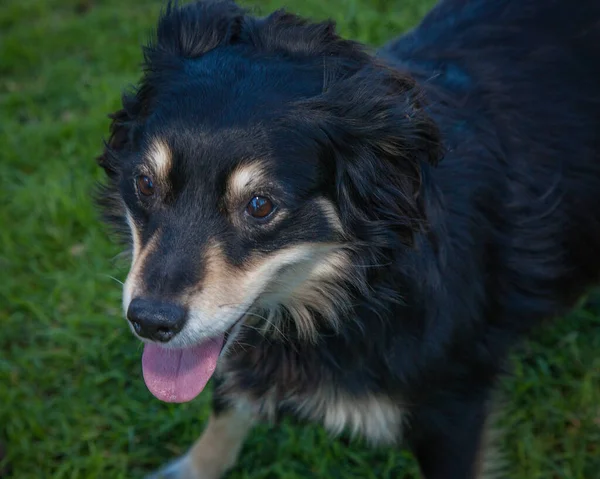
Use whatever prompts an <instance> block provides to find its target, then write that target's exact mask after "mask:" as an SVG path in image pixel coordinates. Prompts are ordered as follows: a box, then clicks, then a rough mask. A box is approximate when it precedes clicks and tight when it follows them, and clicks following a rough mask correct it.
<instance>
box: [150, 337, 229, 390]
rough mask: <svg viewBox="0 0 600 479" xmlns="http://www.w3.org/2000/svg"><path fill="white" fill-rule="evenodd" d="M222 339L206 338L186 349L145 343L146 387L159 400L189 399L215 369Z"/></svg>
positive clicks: (201, 388)
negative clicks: (167, 347)
mask: <svg viewBox="0 0 600 479" xmlns="http://www.w3.org/2000/svg"><path fill="white" fill-rule="evenodd" d="M223 339H224V338H223V336H218V337H215V338H210V339H207V340H205V341H203V342H202V343H200V344H197V345H196V346H194V347H191V348H186V349H166V348H163V347H161V346H159V345H157V344H146V345H145V346H144V354H143V355H142V371H143V374H144V381H145V382H146V386H147V387H148V389H149V390H150V392H151V393H152V394H154V396H156V397H157V398H158V399H160V400H161V401H165V402H187V401H191V400H192V399H194V398H195V397H196V396H197V395H198V394H200V393H201V392H202V390H203V389H204V386H206V383H207V382H208V380H209V379H210V377H211V376H212V374H213V373H214V372H215V368H216V367H217V360H218V359H219V354H220V353H221V348H222V347H223Z"/></svg>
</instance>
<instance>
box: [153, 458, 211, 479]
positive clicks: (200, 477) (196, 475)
mask: <svg viewBox="0 0 600 479" xmlns="http://www.w3.org/2000/svg"><path fill="white" fill-rule="evenodd" d="M144 479H218V477H217V476H211V475H206V474H202V473H200V472H199V471H196V470H195V468H194V467H193V466H192V464H191V463H190V460H189V459H188V457H187V456H183V457H180V458H179V459H175V460H174V461H172V462H170V463H168V464H167V465H165V466H163V467H161V468H160V469H159V470H158V471H156V472H153V473H152V474H150V475H148V476H146V477H145V478H144Z"/></svg>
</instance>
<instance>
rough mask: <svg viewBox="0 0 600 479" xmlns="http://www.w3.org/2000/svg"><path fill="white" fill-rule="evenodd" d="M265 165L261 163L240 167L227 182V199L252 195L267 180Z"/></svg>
mask: <svg viewBox="0 0 600 479" xmlns="http://www.w3.org/2000/svg"><path fill="white" fill-rule="evenodd" d="M265 176H266V175H265V165H264V163H263V162H261V161H254V162H252V163H245V164H243V165H241V166H238V167H237V168H236V169H235V170H233V172H232V173H231V175H230V176H229V179H228V181H227V190H226V191H227V198H229V199H235V198H240V197H243V196H244V195H247V194H248V193H251V191H250V190H251V189H252V188H256V187H257V186H258V185H260V184H261V182H263V181H264V179H265Z"/></svg>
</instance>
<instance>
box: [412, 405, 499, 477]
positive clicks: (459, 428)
mask: <svg viewBox="0 0 600 479" xmlns="http://www.w3.org/2000/svg"><path fill="white" fill-rule="evenodd" d="M491 423H492V415H490V414H489V411H488V407H487V405H486V401H484V400H481V399H473V398H471V399H469V400H464V401H461V400H457V398H456V397H452V396H449V397H448V402H447V403H446V404H444V405H443V406H441V407H438V408H432V407H428V408H422V409H420V410H419V411H416V412H415V413H414V414H412V415H411V419H410V424H411V432H410V433H409V442H410V444H411V447H412V449H413V452H414V454H415V456H416V458H417V461H418V462H419V466H420V468H421V471H422V473H423V477H424V478H425V479H492V478H498V479H500V478H502V477H503V476H502V475H501V474H502V470H501V468H500V463H497V464H494V463H492V462H491V461H492V460H493V459H495V458H494V457H493V456H494V454H493V450H492V448H493V447H494V446H495V444H492V442H493V441H492V439H493V438H492V432H491V427H492V424H491Z"/></svg>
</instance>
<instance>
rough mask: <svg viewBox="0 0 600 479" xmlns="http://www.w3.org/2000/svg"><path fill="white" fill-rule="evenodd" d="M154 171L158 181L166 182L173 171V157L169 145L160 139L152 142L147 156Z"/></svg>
mask: <svg viewBox="0 0 600 479" xmlns="http://www.w3.org/2000/svg"><path fill="white" fill-rule="evenodd" d="M147 158H148V162H149V164H150V166H151V169H152V171H153V172H154V174H155V175H157V176H158V180H162V181H165V180H166V179H167V177H168V176H169V171H171V163H172V155H171V151H170V150H169V147H168V146H167V144H166V143H165V142H164V141H162V140H159V139H156V140H154V141H153V142H152V144H151V146H150V149H149V151H148V154H147Z"/></svg>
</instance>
